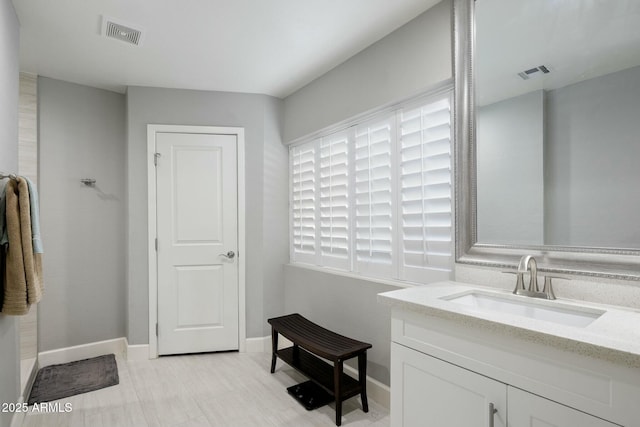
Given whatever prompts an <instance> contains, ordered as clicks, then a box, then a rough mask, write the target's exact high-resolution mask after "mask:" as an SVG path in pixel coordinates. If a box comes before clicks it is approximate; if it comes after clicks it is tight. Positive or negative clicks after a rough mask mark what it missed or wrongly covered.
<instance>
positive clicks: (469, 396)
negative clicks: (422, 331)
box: [391, 343, 616, 427]
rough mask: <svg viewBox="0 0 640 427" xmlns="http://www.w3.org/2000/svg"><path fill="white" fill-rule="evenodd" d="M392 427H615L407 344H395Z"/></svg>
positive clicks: (392, 383)
mask: <svg viewBox="0 0 640 427" xmlns="http://www.w3.org/2000/svg"><path fill="white" fill-rule="evenodd" d="M391 390H392V392H391V426H392V427H424V426H434V427H436V426H437V427H461V426H464V427H506V426H509V427H615V426H616V424H612V423H609V422H607V421H604V420H602V419H600V418H596V417H593V416H591V415H588V414H585V413H584V412H580V411H577V410H575V409H572V408H569V407H567V406H564V405H560V404H558V403H556V402H553V401H551V400H548V399H544V398H542V397H539V396H536V395H534V394H531V393H527V392H525V391H523V390H520V389H518V388H515V387H510V386H508V385H507V384H504V383H502V382H499V381H496V380H493V379H491V378H488V377H486V376H484V375H480V374H477V373H475V372H472V371H470V370H467V369H464V368H461V367H459V366H456V365H453V364H451V363H448V362H445V361H442V360H440V359H437V358H435V357H431V356H429V355H426V354H424V353H421V352H419V351H417V350H413V349H410V348H407V347H404V346H402V345H399V344H396V343H392V344H391Z"/></svg>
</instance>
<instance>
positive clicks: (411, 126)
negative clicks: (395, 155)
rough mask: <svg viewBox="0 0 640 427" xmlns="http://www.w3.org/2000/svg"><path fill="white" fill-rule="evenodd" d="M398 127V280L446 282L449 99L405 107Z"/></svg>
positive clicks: (450, 251)
mask: <svg viewBox="0 0 640 427" xmlns="http://www.w3.org/2000/svg"><path fill="white" fill-rule="evenodd" d="M400 128H401V130H400V141H399V143H400V215H401V223H402V231H401V236H400V237H401V241H402V242H401V245H402V248H401V255H400V258H401V262H400V276H401V277H400V278H401V279H404V280H411V281H417V282H425V281H433V280H447V279H449V278H450V273H451V270H452V266H453V239H452V224H453V219H452V204H451V193H452V186H451V112H450V107H449V100H448V99H444V100H441V101H437V102H434V103H432V104H429V105H427V106H424V107H421V108H416V109H411V110H407V111H403V112H402V113H401V114H400ZM427 271H429V273H428V274H427ZM426 276H429V277H426Z"/></svg>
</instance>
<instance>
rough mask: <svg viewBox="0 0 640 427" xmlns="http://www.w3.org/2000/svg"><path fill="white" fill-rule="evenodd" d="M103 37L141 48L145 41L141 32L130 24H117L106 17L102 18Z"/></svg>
mask: <svg viewBox="0 0 640 427" xmlns="http://www.w3.org/2000/svg"><path fill="white" fill-rule="evenodd" d="M102 35H104V36H105V37H108V38H112V39H116V40H120V41H123V42H125V43H129V44H132V45H135V46H140V45H141V44H142V39H143V34H142V31H141V30H136V29H135V28H133V27H132V26H131V25H129V24H124V23H122V22H116V21H115V20H114V19H112V18H108V17H106V16H103V17H102Z"/></svg>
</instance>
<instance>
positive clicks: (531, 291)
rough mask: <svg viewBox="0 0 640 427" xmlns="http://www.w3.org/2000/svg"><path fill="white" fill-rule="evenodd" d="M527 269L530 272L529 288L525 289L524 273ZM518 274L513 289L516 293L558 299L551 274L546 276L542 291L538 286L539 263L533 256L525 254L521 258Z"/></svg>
mask: <svg viewBox="0 0 640 427" xmlns="http://www.w3.org/2000/svg"><path fill="white" fill-rule="evenodd" d="M527 271H529V272H530V278H529V288H528V289H525V287H524V274H525V273H526V272H527ZM517 275H518V278H517V280H516V287H515V289H514V290H513V293H514V294H516V295H526V296H529V297H534V298H544V299H556V296H555V295H554V293H553V286H552V285H551V277H550V276H547V277H545V278H544V288H543V289H542V292H540V290H539V289H540V288H539V287H538V263H537V262H536V259H535V258H534V257H533V256H531V255H525V256H523V257H522V258H520V262H519V263H518V270H517Z"/></svg>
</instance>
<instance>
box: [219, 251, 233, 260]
mask: <svg viewBox="0 0 640 427" xmlns="http://www.w3.org/2000/svg"><path fill="white" fill-rule="evenodd" d="M218 256H223V257H225V258H227V259H233V258H235V256H236V253H235V252H233V251H229V252H227V253H226V254H220V255H218Z"/></svg>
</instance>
